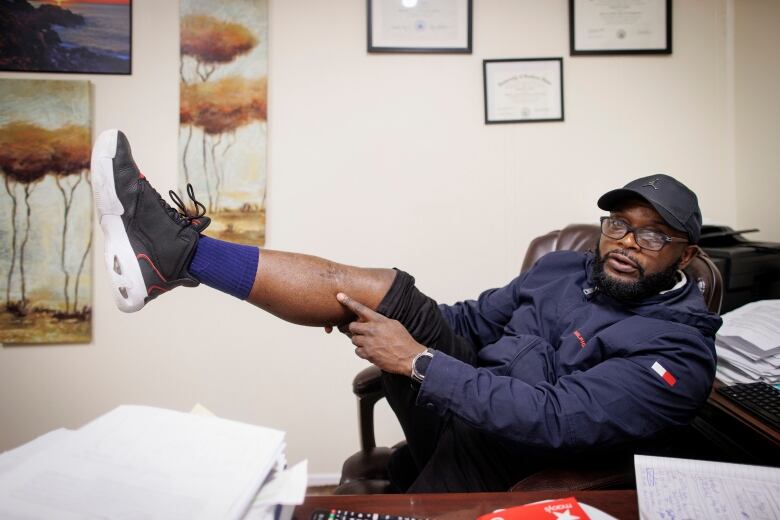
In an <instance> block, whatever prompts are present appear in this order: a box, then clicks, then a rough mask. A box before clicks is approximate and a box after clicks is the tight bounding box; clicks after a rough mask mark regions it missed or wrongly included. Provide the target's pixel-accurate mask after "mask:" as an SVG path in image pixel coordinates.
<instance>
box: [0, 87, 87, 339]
mask: <svg viewBox="0 0 780 520" xmlns="http://www.w3.org/2000/svg"><path fill="white" fill-rule="evenodd" d="M0 101H2V106H0V175H1V176H2V180H3V186H4V188H5V193H4V195H5V196H6V197H7V200H8V201H9V202H10V204H3V205H2V208H3V209H2V210H0V221H1V222H2V234H0V252H2V255H0V269H2V270H3V274H4V276H3V277H2V279H0V286H1V287H2V288H3V295H4V302H3V303H4V305H3V306H2V307H0V309H2V311H3V312H2V313H0V341H2V342H4V343H52V342H74V341H89V338H90V328H91V327H90V320H91V301H90V293H91V291H90V289H91V261H90V255H89V253H90V251H91V247H92V240H91V237H92V225H91V216H92V211H91V189H90V183H89V156H90V143H91V139H90V131H89V119H90V118H89V86H88V83H87V82H83V81H38V80H0Z"/></svg>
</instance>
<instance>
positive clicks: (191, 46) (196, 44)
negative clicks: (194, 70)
mask: <svg viewBox="0 0 780 520" xmlns="http://www.w3.org/2000/svg"><path fill="white" fill-rule="evenodd" d="M255 45H257V39H256V38H255V37H254V36H253V35H252V33H251V32H250V31H249V30H248V29H247V28H246V27H244V26H243V25H240V24H237V23H232V22H223V21H220V20H218V19H216V18H214V17H213V16H208V15H189V16H185V17H184V18H183V19H182V21H181V53H182V54H184V55H185V56H192V57H194V58H195V59H196V60H198V61H199V62H201V63H208V64H213V63H228V62H230V61H233V59H235V57H236V56H239V55H241V54H244V53H247V52H249V51H250V50H251V49H252V48H253V47H254V46H255Z"/></svg>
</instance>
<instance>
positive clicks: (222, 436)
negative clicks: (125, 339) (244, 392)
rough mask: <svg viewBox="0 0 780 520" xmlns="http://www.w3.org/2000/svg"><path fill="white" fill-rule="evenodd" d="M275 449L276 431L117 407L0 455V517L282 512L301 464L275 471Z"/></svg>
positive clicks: (279, 440) (298, 488)
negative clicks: (95, 417) (71, 429)
mask: <svg viewBox="0 0 780 520" xmlns="http://www.w3.org/2000/svg"><path fill="white" fill-rule="evenodd" d="M284 449H285V443H284V433H283V432H281V431H278V430H273V429H270V428H262V427H258V426H252V425H248V424H243V423H238V422H234V421H229V420H225V419H219V418H216V417H206V416H199V415H192V414H186V413H181V412H174V411H170V410H162V409H158V408H150V407H143V406H120V407H119V408H117V409H115V410H114V411H112V412H110V413H108V414H106V415H104V416H102V417H100V418H98V419H96V420H94V421H92V422H91V423H89V424H87V425H85V426H84V427H82V428H80V429H79V430H76V431H70V430H56V431H54V432H50V433H49V434H46V435H45V436H43V437H40V438H38V439H36V440H35V441H33V442H31V443H28V444H26V445H24V446H22V447H20V448H17V449H15V450H12V451H10V452H7V453H4V454H2V455H0V518H46V519H48V518H60V519H70V518H85V517H86V518H149V519H156V518H160V519H174V518H182V519H197V518H204V519H206V518H208V519H211V518H242V517H246V518H253V519H261V518H275V517H276V518H279V517H280V515H281V516H288V515H289V514H291V513H292V507H288V508H286V509H284V510H282V509H281V508H280V507H279V506H278V504H282V503H283V502H285V501H286V502H288V503H290V502H291V503H292V504H295V503H301V502H302V500H303V496H304V494H305V488H306V476H305V472H306V467H305V463H304V464H303V465H302V466H301V465H299V466H296V468H292V469H291V470H287V471H285V470H284V466H285V457H284ZM301 468H302V469H301ZM301 473H303V477H302V479H301V476H300V475H301ZM264 484H265V485H264ZM261 487H262V488H263V489H262V490H261ZM259 492H261V493H259ZM268 493H271V494H272V495H273V496H271V497H268V496H266V495H267V494H268ZM261 495H262V497H264V498H263V500H262V501H261V503H258V504H256V505H254V502H255V500H256V498H257V497H259V496H261ZM277 496H278V497H281V499H280V500H276V501H274V500H275V498H276V497H277ZM284 513H286V514H287V515H284ZM250 515H252V516H250Z"/></svg>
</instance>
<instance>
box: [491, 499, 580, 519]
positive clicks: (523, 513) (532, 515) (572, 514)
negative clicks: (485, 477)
mask: <svg viewBox="0 0 780 520" xmlns="http://www.w3.org/2000/svg"><path fill="white" fill-rule="evenodd" d="M477 520H590V517H589V516H588V515H587V513H585V511H583V510H582V507H580V504H579V503H578V502H577V499H576V498H574V497H568V498H559V499H558V500H546V501H544V502H537V503H535V504H526V505H524V506H517V507H510V508H508V509H498V510H496V511H494V512H492V513H489V514H487V515H482V516H480V517H479V518H477Z"/></svg>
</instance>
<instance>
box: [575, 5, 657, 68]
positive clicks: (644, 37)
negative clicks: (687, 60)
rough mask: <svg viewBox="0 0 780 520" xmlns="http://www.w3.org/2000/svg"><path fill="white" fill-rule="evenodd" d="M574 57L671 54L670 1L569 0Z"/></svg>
mask: <svg viewBox="0 0 780 520" xmlns="http://www.w3.org/2000/svg"><path fill="white" fill-rule="evenodd" d="M569 45H570V52H571V54H572V55H576V54H671V53H672V0H569Z"/></svg>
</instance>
